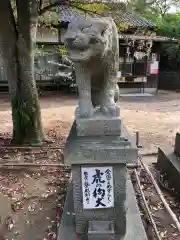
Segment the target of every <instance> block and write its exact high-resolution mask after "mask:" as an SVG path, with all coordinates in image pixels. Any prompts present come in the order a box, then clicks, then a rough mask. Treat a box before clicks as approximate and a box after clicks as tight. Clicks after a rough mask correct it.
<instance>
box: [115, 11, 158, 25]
mask: <svg viewBox="0 0 180 240" xmlns="http://www.w3.org/2000/svg"><path fill="white" fill-rule="evenodd" d="M113 18H114V20H115V21H116V22H118V23H123V24H127V25H128V26H129V27H132V28H155V25H154V24H153V23H151V22H150V21H148V20H146V19H144V18H142V17H140V16H137V15H134V14H131V13H128V12H124V13H123V12H121V13H119V14H117V15H116V16H114V17H113Z"/></svg>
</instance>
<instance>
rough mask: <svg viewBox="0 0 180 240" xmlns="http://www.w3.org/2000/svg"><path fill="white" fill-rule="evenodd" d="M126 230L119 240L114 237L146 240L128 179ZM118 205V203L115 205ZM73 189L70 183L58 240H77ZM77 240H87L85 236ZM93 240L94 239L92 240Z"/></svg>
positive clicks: (128, 239)
mask: <svg viewBox="0 0 180 240" xmlns="http://www.w3.org/2000/svg"><path fill="white" fill-rule="evenodd" d="M126 194H127V196H126V198H127V215H126V219H127V220H126V221H127V230H126V235H125V236H124V237H123V238H121V237H118V236H116V238H115V239H117V240H147V236H146V232H145V229H144V226H143V223H142V220H141V217H140V212H139V208H138V205H137V200H136V196H135V193H134V189H133V185H132V183H131V180H130V178H129V177H128V179H127V191H126ZM117 204H118V203H117ZM73 213H74V206H73V189H72V183H71V184H70V185H69V189H68V193H67V196H66V202H65V206H64V211H63V215H62V219H61V224H60V227H59V230H58V240H77V238H76V231H75V220H74V214H73ZM79 240H87V235H86V234H85V235H84V236H82V237H81V238H79ZM94 240H95V239H94Z"/></svg>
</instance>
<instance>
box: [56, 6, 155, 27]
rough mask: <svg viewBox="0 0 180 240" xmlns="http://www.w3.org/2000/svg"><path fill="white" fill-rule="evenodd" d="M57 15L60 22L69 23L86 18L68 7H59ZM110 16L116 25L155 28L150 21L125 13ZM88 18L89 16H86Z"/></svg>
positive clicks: (120, 12)
mask: <svg viewBox="0 0 180 240" xmlns="http://www.w3.org/2000/svg"><path fill="white" fill-rule="evenodd" d="M59 13H60V21H61V22H71V21H75V20H77V19H85V18H87V16H86V14H85V13H80V12H78V11H77V10H75V9H72V8H71V7H68V6H60V7H59ZM111 16H112V17H113V19H114V20H115V21H116V23H122V24H127V25H128V26H129V27H130V28H155V25H154V24H153V23H151V22H150V21H148V20H146V19H144V18H142V17H140V16H137V15H134V14H131V13H128V12H126V11H119V12H117V13H113V15H111ZM88 17H90V16H89V15H88Z"/></svg>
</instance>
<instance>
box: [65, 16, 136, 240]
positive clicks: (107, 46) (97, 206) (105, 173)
mask: <svg viewBox="0 0 180 240" xmlns="http://www.w3.org/2000/svg"><path fill="white" fill-rule="evenodd" d="M64 39H65V43H66V45H67V48H68V53H69V58H70V59H71V60H72V61H73V62H74V64H75V72H76V83H77V87H78V92H79V105H78V107H77V109H76V119H75V122H74V124H73V126H72V129H71V132H70V134H69V137H68V140H67V145H66V149H65V153H64V157H65V163H67V164H70V165H72V183H73V203H74V216H75V229H76V234H77V236H80V238H79V239H84V238H83V236H86V237H85V239H88V240H91V239H98V240H100V239H103V240H106V239H107V240H109V239H110V238H111V239H118V240H119V239H120V238H121V239H123V238H124V236H125V234H126V179H127V167H126V166H127V164H129V163H132V162H133V163H134V164H135V165H136V164H137V147H136V146H135V145H134V142H132V141H131V139H130V138H129V136H128V135H127V133H126V131H125V128H124V126H123V124H122V123H121V119H120V110H119V107H118V106H117V105H116V102H117V100H118V96H119V91H118V86H117V72H118V70H119V42H118V32H117V28H116V25H115V23H114V21H113V20H112V19H111V18H93V19H83V20H77V21H74V22H71V23H70V24H69V26H68V30H67V32H66V34H65V36H64Z"/></svg>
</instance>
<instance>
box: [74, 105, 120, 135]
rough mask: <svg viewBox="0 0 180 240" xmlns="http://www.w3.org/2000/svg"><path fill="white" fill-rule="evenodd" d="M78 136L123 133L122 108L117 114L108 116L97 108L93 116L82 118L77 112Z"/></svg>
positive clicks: (118, 109)
mask: <svg viewBox="0 0 180 240" xmlns="http://www.w3.org/2000/svg"><path fill="white" fill-rule="evenodd" d="M76 130H77V136H113V135H114V136H119V135H120V134H121V119H120V108H119V107H118V106H117V107H116V116H114V117H108V116H104V115H102V113H101V112H100V111H99V110H97V111H96V112H95V114H94V116H93V117H92V118H80V117H79V115H78V114H77V113H76Z"/></svg>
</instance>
